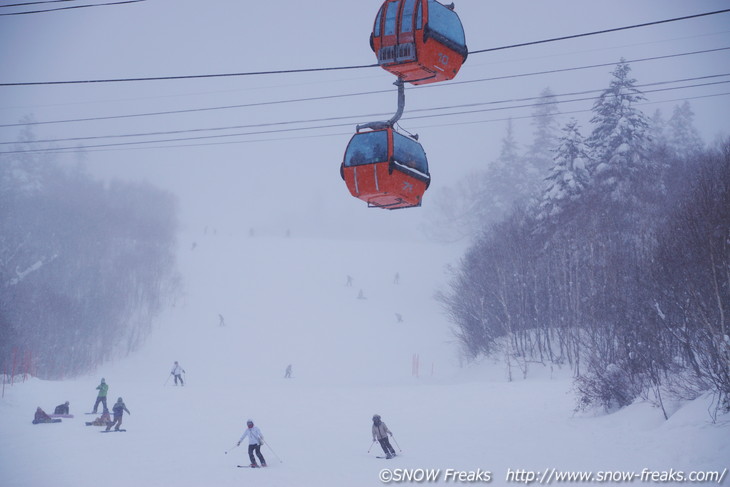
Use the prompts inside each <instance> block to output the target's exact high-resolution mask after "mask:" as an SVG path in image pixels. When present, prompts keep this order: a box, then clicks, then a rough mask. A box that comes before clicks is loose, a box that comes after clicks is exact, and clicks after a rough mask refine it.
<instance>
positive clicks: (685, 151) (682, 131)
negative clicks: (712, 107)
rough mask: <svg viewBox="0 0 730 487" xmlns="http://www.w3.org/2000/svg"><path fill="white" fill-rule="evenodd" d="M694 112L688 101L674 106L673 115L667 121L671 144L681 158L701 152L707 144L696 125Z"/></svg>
mask: <svg viewBox="0 0 730 487" xmlns="http://www.w3.org/2000/svg"><path fill="white" fill-rule="evenodd" d="M694 116H695V115H694V112H693V111H692V107H690V104H689V102H688V101H685V102H684V103H682V104H681V105H677V106H675V107H674V111H673V112H672V117H671V118H670V119H669V121H668V122H667V129H668V134H667V138H668V141H669V145H670V147H671V148H672V150H673V152H674V154H675V155H676V156H677V157H680V158H687V157H688V156H691V155H695V154H697V153H699V152H700V151H701V150H702V149H703V148H704V146H705V144H704V142H703V141H702V137H700V134H699V132H697V129H696V128H695V126H694Z"/></svg>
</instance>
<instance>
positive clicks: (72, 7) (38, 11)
mask: <svg viewBox="0 0 730 487" xmlns="http://www.w3.org/2000/svg"><path fill="white" fill-rule="evenodd" d="M146 1H147V0H124V1H121V2H109V3H94V4H91V5H72V6H70V7H59V8H49V9H46V10H28V11H25V12H12V13H8V14H0V17H6V16H9V15H27V14H40V13H43V12H58V11H59V10H71V9H74V8H89V7H104V6H107V5H122V4H125V3H138V2H146ZM39 3H40V2H39ZM29 5H30V4H29ZM44 84H45V83H44Z"/></svg>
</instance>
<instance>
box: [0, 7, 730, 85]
mask: <svg viewBox="0 0 730 487" xmlns="http://www.w3.org/2000/svg"><path fill="white" fill-rule="evenodd" d="M139 1H145V0H128V1H127V2H121V3H131V2H139ZM66 8H71V7H66ZM728 12H730V9H724V10H715V11H713V12H704V13H701V14H694V15H686V16H683V17H675V18H672V19H664V20H657V21H653V22H644V23H642V24H634V25H627V26H624V27H616V28H613V29H603V30H599V31H593V32H585V33H582V34H573V35H569V36H562V37H554V38H550V39H542V40H537V41H530V42H523V43H519V44H510V45H506V46H500V47H492V48H488V49H480V50H476V51H470V52H469V54H481V53H485V52H493V51H499V50H505V49H514V48H518V47H525V46H533V45H537V44H546V43H550V42H557V41H563V40H568V39H577V38H580V37H588V36H593V35H599V34H606V33H610V32H619V31H624V30H629V29H637V28H643V27H649V26H652V25H659V24H666V23H669V22H678V21H683V20H689V19H696V18H700V17H706V16H710V15H718V14H724V13H728ZM0 15H6V14H0ZM377 66H378V64H363V65H359V66H358V65H356V66H334V67H321V68H302V69H285V70H275V71H251V72H241V73H217V74H192V75H179V76H150V77H138V78H109V79H88V80H67V81H25V82H16V83H0V87H8V86H38V85H68V84H85V83H122V82H134V81H169V80H183V79H201V78H226V77H240V76H259V75H271V74H293V73H308V72H318V71H340V70H349V69H362V68H372V67H377Z"/></svg>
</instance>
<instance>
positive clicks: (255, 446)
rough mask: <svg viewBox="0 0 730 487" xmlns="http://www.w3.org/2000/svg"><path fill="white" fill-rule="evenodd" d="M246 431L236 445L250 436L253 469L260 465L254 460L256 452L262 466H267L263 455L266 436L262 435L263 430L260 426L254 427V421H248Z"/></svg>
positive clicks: (249, 451) (249, 448) (250, 455)
mask: <svg viewBox="0 0 730 487" xmlns="http://www.w3.org/2000/svg"><path fill="white" fill-rule="evenodd" d="M246 426H248V428H246V431H244V432H243V435H241V439H240V440H238V443H237V444H236V445H240V444H241V442H242V441H243V439H244V438H246V437H247V436H248V458H249V459H250V460H251V468H256V467H258V464H257V463H256V459H255V458H254V456H253V454H254V452H256V456H257V457H259V460H260V461H261V466H262V467H265V466H266V460H265V459H264V456H263V455H262V454H261V445H263V444H264V435H262V434H261V430H260V429H259V428H258V426H254V425H253V421H252V420H250V419H249V420H248V421H246Z"/></svg>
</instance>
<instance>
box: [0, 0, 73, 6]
mask: <svg viewBox="0 0 730 487" xmlns="http://www.w3.org/2000/svg"><path fill="white" fill-rule="evenodd" d="M75 1H76V0H45V1H43V2H26V3H12V4H10V5H0V8H10V7H25V6H27V5H39V4H42V3H60V2H75Z"/></svg>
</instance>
